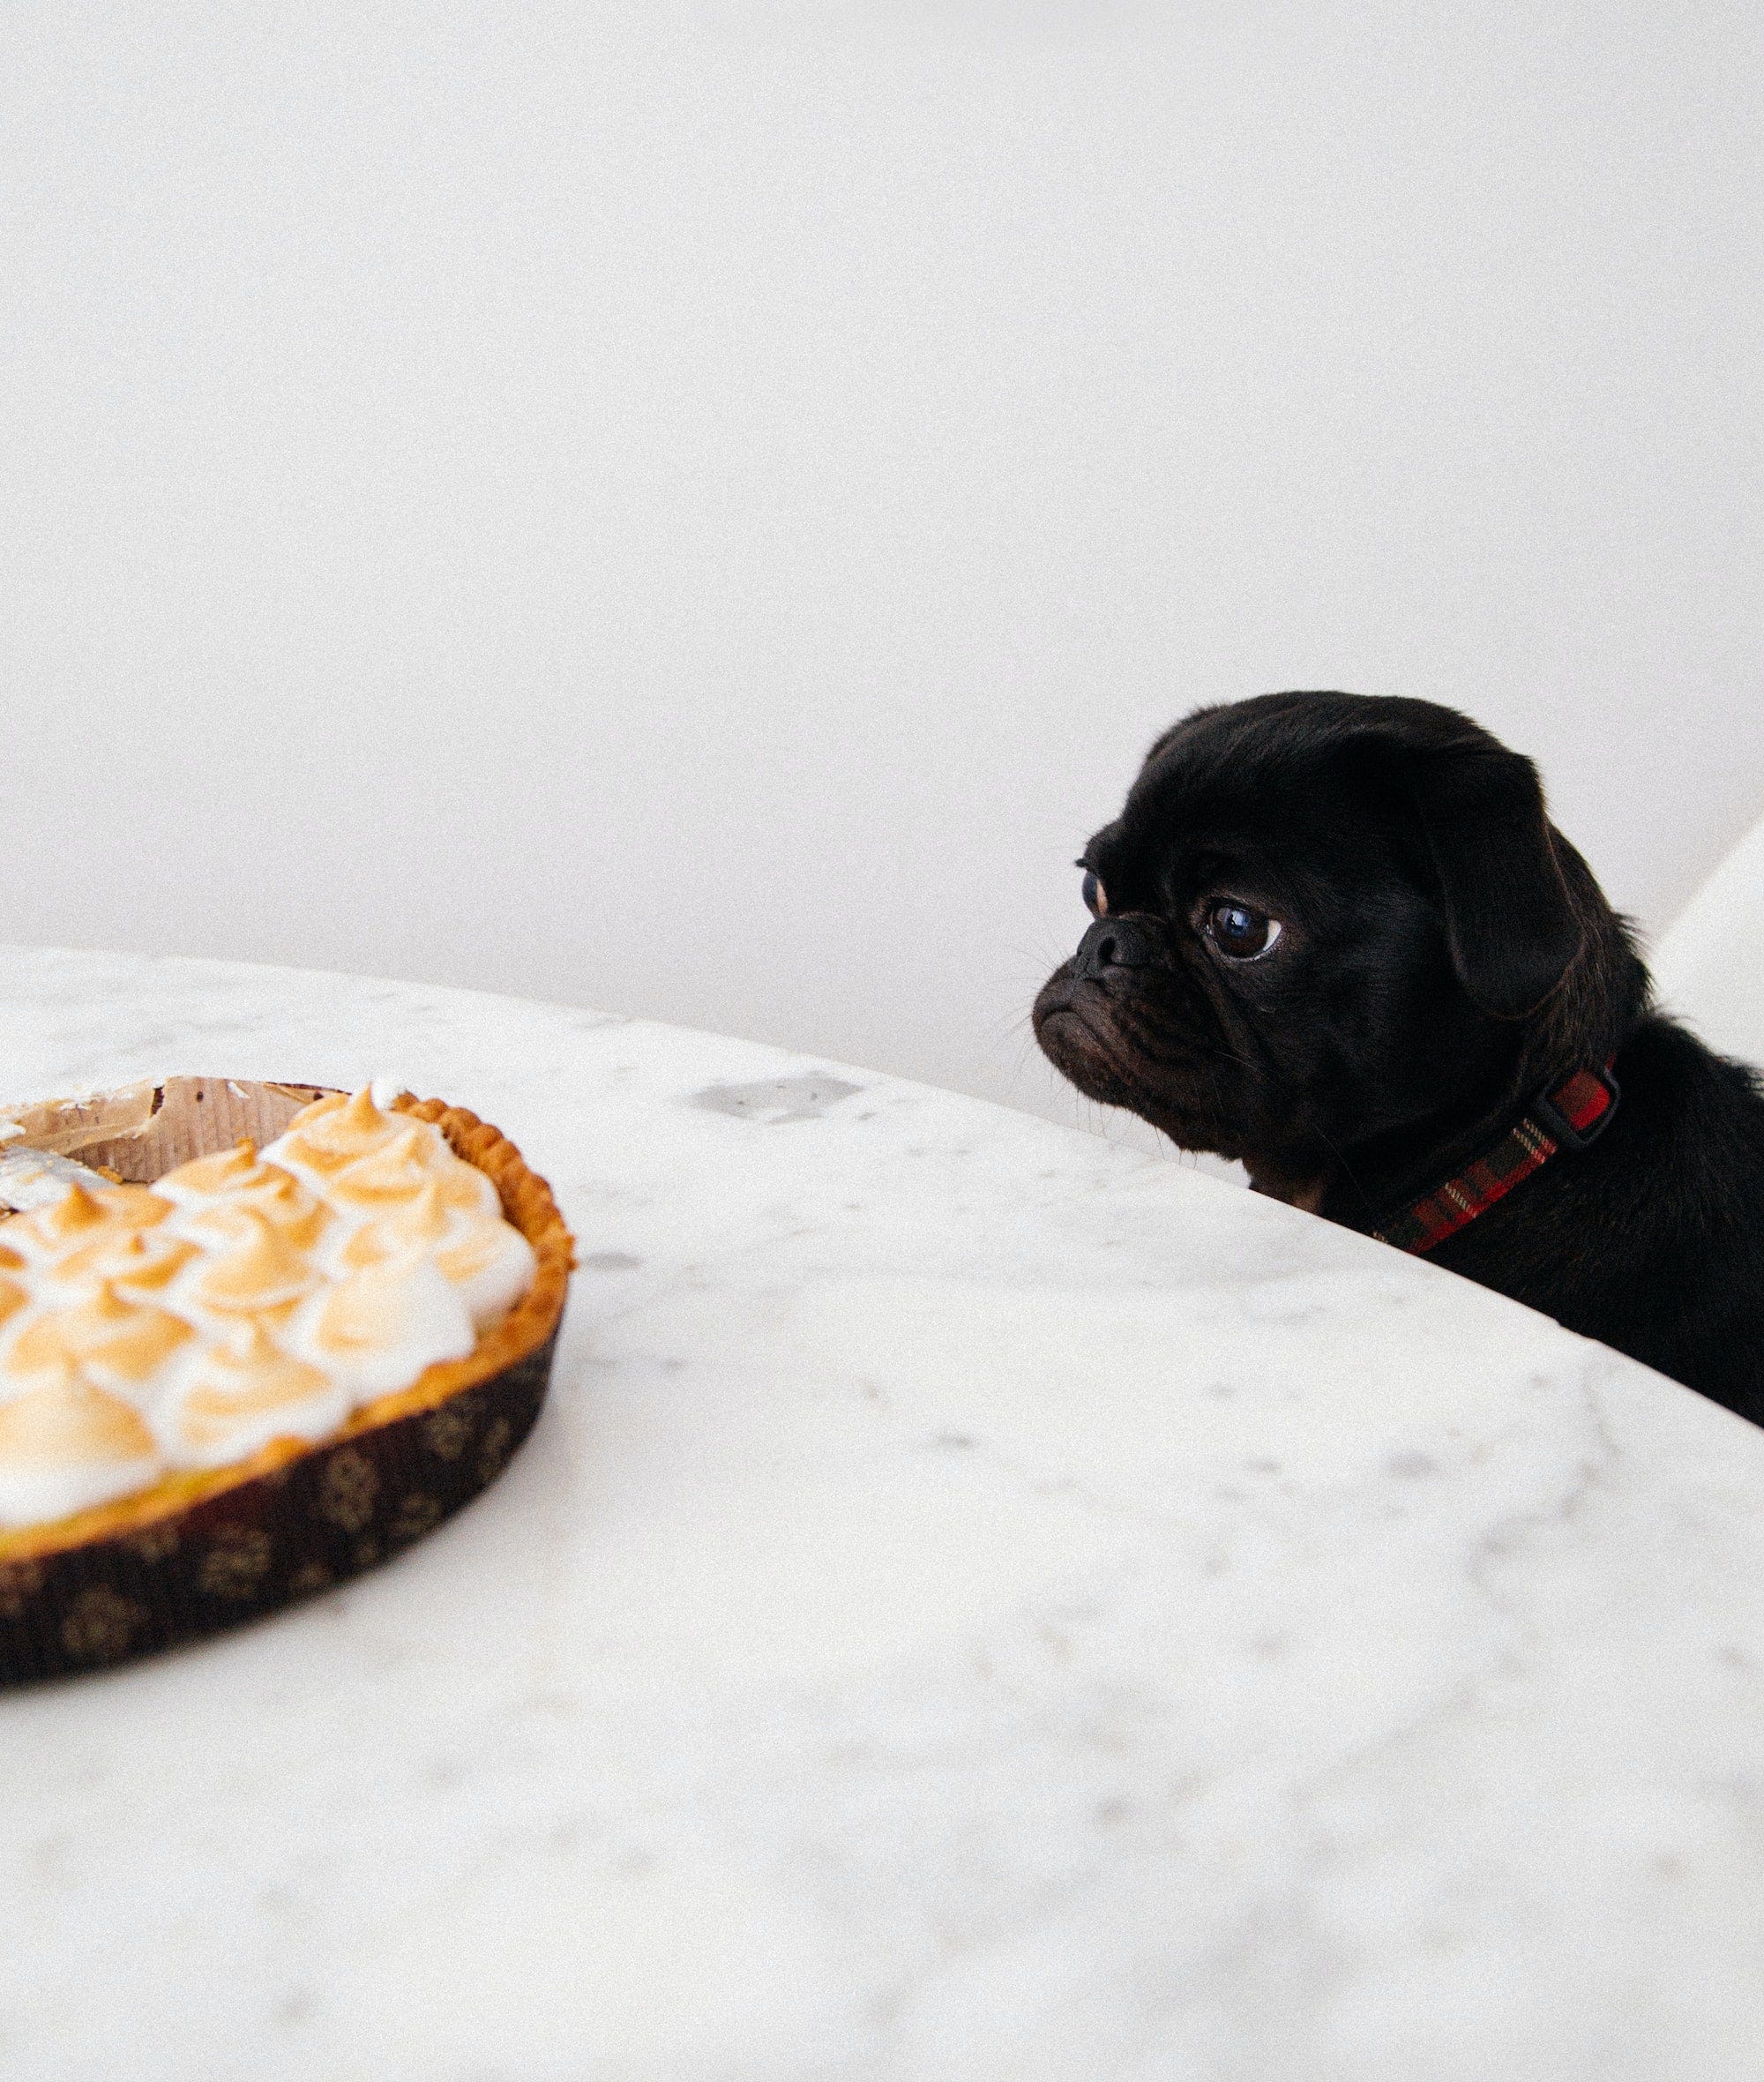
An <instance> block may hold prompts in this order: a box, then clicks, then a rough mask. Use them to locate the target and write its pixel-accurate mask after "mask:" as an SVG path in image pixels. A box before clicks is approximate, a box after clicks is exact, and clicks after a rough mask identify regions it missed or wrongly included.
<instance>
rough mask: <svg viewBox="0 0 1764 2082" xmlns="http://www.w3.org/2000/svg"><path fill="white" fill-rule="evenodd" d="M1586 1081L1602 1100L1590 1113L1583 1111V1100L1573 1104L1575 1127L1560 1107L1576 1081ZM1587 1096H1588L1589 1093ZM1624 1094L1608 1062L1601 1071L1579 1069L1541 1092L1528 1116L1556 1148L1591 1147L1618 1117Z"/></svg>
mask: <svg viewBox="0 0 1764 2082" xmlns="http://www.w3.org/2000/svg"><path fill="white" fill-rule="evenodd" d="M1581 1083H1588V1084H1591V1085H1593V1086H1595V1087H1596V1088H1597V1089H1598V1090H1599V1091H1600V1092H1601V1093H1602V1095H1603V1097H1602V1103H1601V1104H1600V1105H1598V1107H1597V1108H1596V1111H1595V1112H1592V1113H1591V1114H1588V1113H1587V1112H1586V1111H1585V1102H1584V1101H1583V1102H1582V1104H1581V1105H1579V1106H1576V1107H1575V1109H1574V1110H1575V1112H1576V1113H1578V1114H1579V1115H1580V1117H1581V1122H1580V1126H1579V1127H1576V1126H1575V1125H1574V1123H1573V1120H1570V1119H1569V1118H1568V1116H1567V1114H1566V1112H1564V1111H1563V1110H1562V1101H1563V1100H1564V1099H1566V1098H1568V1097H1569V1095H1570V1094H1571V1093H1572V1092H1573V1088H1574V1087H1575V1086H1576V1085H1577V1084H1581ZM1588 1096H1589V1095H1588ZM1621 1097H1623V1088H1622V1086H1621V1085H1619V1084H1618V1082H1617V1079H1616V1078H1615V1077H1613V1076H1612V1075H1611V1067H1610V1065H1609V1064H1607V1065H1606V1066H1605V1067H1604V1068H1603V1069H1602V1070H1578V1071H1576V1072H1575V1074H1574V1075H1573V1076H1572V1077H1570V1078H1569V1079H1568V1081H1567V1082H1566V1083H1565V1084H1558V1086H1557V1087H1556V1089H1555V1090H1554V1091H1540V1092H1539V1093H1538V1095H1537V1097H1536V1098H1535V1099H1533V1100H1532V1102H1531V1118H1532V1120H1535V1121H1536V1123H1537V1125H1538V1127H1541V1128H1542V1129H1543V1130H1544V1134H1545V1135H1548V1136H1549V1138H1550V1140H1551V1142H1554V1143H1555V1144H1556V1145H1557V1147H1558V1149H1563V1150H1590V1149H1591V1148H1592V1146H1593V1144H1594V1143H1595V1142H1597V1140H1598V1139H1599V1137H1600V1136H1601V1135H1603V1133H1604V1131H1605V1130H1606V1128H1608V1127H1610V1126H1611V1122H1612V1120H1615V1119H1616V1117H1617V1102H1618V1100H1619V1099H1620V1098H1621Z"/></svg>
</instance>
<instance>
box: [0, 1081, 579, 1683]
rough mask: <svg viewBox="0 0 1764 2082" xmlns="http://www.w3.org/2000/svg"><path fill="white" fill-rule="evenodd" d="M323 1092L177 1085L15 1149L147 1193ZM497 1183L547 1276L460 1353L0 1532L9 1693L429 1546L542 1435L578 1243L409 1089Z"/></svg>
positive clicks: (529, 1182) (28, 1116)
mask: <svg viewBox="0 0 1764 2082" xmlns="http://www.w3.org/2000/svg"><path fill="white" fill-rule="evenodd" d="M324 1096H325V1090H324V1088H323V1087H319V1086H316V1085H273V1084H248V1083H245V1082H241V1081H236V1080H229V1079H224V1078H194V1077H186V1078H176V1079H172V1080H170V1081H168V1082H167V1083H165V1084H162V1085H136V1086H131V1087H130V1088H128V1089H127V1090H124V1091H119V1092H114V1093H108V1094H105V1095H103V1096H102V1097H97V1098H88V1099H82V1100H78V1101H67V1102H62V1103H58V1104H53V1105H46V1106H36V1107H32V1108H30V1109H27V1110H26V1112H22V1113H19V1112H15V1113H14V1114H13V1116H12V1118H13V1120H14V1121H15V1122H16V1123H17V1124H18V1125H19V1126H20V1127H23V1129H24V1131H25V1133H24V1135H23V1136H22V1137H20V1138H15V1139H13V1140H11V1141H10V1142H8V1143H7V1145H6V1146H7V1147H8V1148H9V1149H12V1150H16V1149H19V1148H20V1147H26V1148H36V1149H42V1150H54V1151H56V1153H58V1154H61V1155H64V1156H66V1155H76V1154H77V1155H78V1158H79V1161H80V1162H81V1163H83V1164H88V1165H94V1166H98V1167H100V1168H102V1169H105V1170H108V1171H109V1172H113V1173H114V1174H115V1175H116V1177H118V1178H120V1179H122V1180H127V1181H129V1182H130V1183H134V1184H140V1185H151V1184H152V1183H153V1180H155V1179H157V1178H159V1177H161V1175H162V1174H163V1173H164V1172H168V1171H169V1170H170V1169H172V1167H173V1166H174V1165H178V1164H182V1163H183V1162H184V1161H186V1159H188V1158H190V1157H202V1156H206V1155H208V1154H210V1153H211V1152H213V1151H217V1150H226V1149H229V1148H230V1147H231V1146H232V1145H233V1144H234V1143H235V1142H237V1141H238V1139H239V1138H240V1136H242V1135H252V1136H254V1137H255V1138H256V1139H257V1140H258V1141H259V1142H266V1141H268V1140H270V1139H272V1138H273V1136H274V1135H279V1134H280V1132H281V1129H282V1128H283V1127H286V1125H287V1124H288V1121H289V1120H291V1119H292V1118H293V1117H294V1115H295V1113H296V1112H299V1110H300V1109H301V1107H303V1106H304V1105H307V1104H309V1103H310V1101H311V1100H313V1099H315V1098H321V1097H324ZM396 1105H397V1106H398V1109H399V1110H400V1112H406V1113H409V1114H412V1115H413V1116H415V1118H416V1119H417V1120H428V1121H432V1122H433V1123H434V1124H435V1126H436V1127H438V1128H439V1129H440V1130H441V1132H442V1134H443V1135H445V1136H446V1138H447V1141H448V1142H449V1143H450V1144H451V1145H452V1149H453V1150H454V1151H455V1153H456V1154H457V1155H459V1156H460V1157H464V1158H465V1159H466V1160H467V1163H469V1164H473V1165H476V1166H477V1168H478V1169H479V1170H480V1171H481V1172H483V1173H484V1174H485V1175H486V1176H487V1177H488V1178H489V1179H490V1180H491V1181H492V1182H493V1183H494V1185H495V1186H496V1187H497V1192H498V1193H499V1194H500V1195H501V1197H502V1206H503V1212H504V1214H505V1216H506V1217H507V1218H508V1220H509V1221H511V1222H512V1223H513V1224H514V1225H515V1227H516V1228H518V1229H519V1231H520V1232H521V1233H522V1234H523V1235H524V1236H525V1237H526V1238H527V1241H528V1242H529V1243H530V1244H531V1245H532V1246H533V1248H534V1254H535V1255H536V1257H537V1259H538V1273H537V1276H536V1277H535V1278H534V1283H533V1285H532V1286H531V1287H530V1288H529V1289H528V1291H527V1293H526V1295H525V1296H523V1298H522V1299H520V1300H519V1301H518V1302H517V1303H516V1304H515V1306H514V1307H513V1308H512V1309H511V1310H510V1312H509V1314H507V1315H506V1316H505V1317H504V1318H503V1320H502V1321H501V1322H498V1323H496V1324H494V1325H492V1326H491V1328H490V1329H489V1330H487V1331H486V1332H485V1333H484V1334H483V1336H482V1337H480V1338H479V1339H478V1342H477V1344H476V1346H475V1348H474V1350H473V1351H472V1352H470V1353H468V1354H467V1356H466V1357H465V1358H464V1359H449V1360H445V1361H443V1362H442V1363H441V1364H439V1365H437V1366H433V1367H429V1368H428V1369H427V1371H426V1372H424V1373H422V1374H419V1375H418V1376H417V1378H416V1380H415V1382H412V1383H411V1385H410V1386H409V1387H408V1388H405V1389H398V1390H397V1391H395V1392H394V1393H392V1394H391V1395H385V1396H381V1397H378V1398H377V1400H375V1401H373V1402H370V1403H368V1404H363V1407H362V1408H361V1409H360V1410H358V1411H357V1412H355V1415H354V1416H353V1417H352V1418H351V1419H349V1421H348V1423H347V1424H346V1425H345V1426H344V1427H343V1428H342V1429H341V1430H340V1432H338V1433H336V1434H334V1435H333V1437H331V1438H329V1439H326V1440H323V1441H321V1442H319V1443H318V1445H313V1446H309V1445H306V1444H304V1443H303V1442H298V1441H295V1440H288V1439H284V1440H277V1441H274V1442H272V1443H271V1444H270V1445H268V1446H266V1447H265V1448H264V1449H263V1450H262V1451H261V1452H259V1453H257V1454H254V1455H252V1456H251V1457H250V1458H249V1459H247V1460H242V1461H239V1462H236V1463H235V1464H232V1465H230V1466H228V1467H223V1468H216V1469H213V1470H205V1471H203V1472H200V1473H191V1474H185V1473H179V1474H174V1475H170V1476H168V1477H167V1478H166V1479H163V1480H161V1481H159V1482H156V1483H154V1484H153V1487H151V1488H148V1489H144V1490H142V1491H140V1492H139V1493H138V1494H136V1495H133V1496H129V1497H123V1498H122V1499H120V1500H119V1501H117V1502H114V1503H108V1504H100V1505H98V1506H97V1507H96V1508H94V1509H91V1510H86V1511H80V1512H78V1513H77V1514H75V1515H74V1516H73V1517H66V1518H60V1519H56V1521H54V1522H53V1523H52V1524H46V1525H31V1526H25V1527H21V1528H19V1529H18V1530H15V1531H11V1532H4V1531H0V1684H17V1683H22V1682H26V1681H29V1680H32V1679H34V1678H41V1677H55V1676H61V1675H65V1674H70V1673H71V1672H75V1671H80V1670H89V1669H93V1668H95V1667H98V1666H104V1665H111V1664H116V1663H120V1662H124V1661H127V1660H130V1659H133V1658H134V1657H137V1656H143V1655H150V1654H152V1653H153V1652H154V1651H156V1650H159V1649H162V1648H171V1647H173V1646H175V1645H176V1644H178V1643H180V1642H184V1641H192V1640H195V1639H197V1638H198V1637H199V1636H202V1635H205V1634H212V1633H215V1632H217V1631H219V1630H220V1629H221V1628H223V1627H232V1626H236V1625H238V1624H239V1623H240V1622H241V1621H244V1620H250V1619H257V1618H259V1617H261V1616H262V1615H263V1614H265V1613H270V1612H274V1611H277V1610H279V1609H280V1607H281V1606H285V1605H292V1604H294V1603H295V1602H296V1601H298V1600H299V1599H303V1598H309V1597H311V1596H312V1595H313V1594H314V1593H315V1592H317V1591H324V1590H327V1589H329V1588H330V1586H331V1585H332V1584H340V1583H343V1582H345V1581H346V1580H347V1579H348V1577H350V1576H359V1575H360V1574H361V1573H362V1571H363V1569H371V1568H373V1567H374V1566H375V1565H376V1564H377V1563H378V1562H381V1561H385V1560H387V1559H389V1557H391V1556H392V1555H393V1554H397V1553H398V1552H399V1550H400V1548H402V1547H408V1546H409V1545H410V1544H411V1543H412V1542H413V1541H414V1540H417V1539H421V1538H422V1535H423V1534H424V1533H425V1532H430V1531H432V1530H433V1528H434V1527H435V1526H437V1525H438V1524H440V1523H441V1521H442V1520H443V1519H444V1518H445V1517H450V1516H451V1515H452V1513H453V1512H454V1511H457V1510H458V1509H460V1505H461V1504H464V1503H467V1502H470V1501H471V1499H472V1498H473V1497H475V1495H476V1494H478V1492H479V1491H480V1490H481V1489H482V1488H483V1487H486V1485H487V1484H489V1483H490V1482H491V1481H493V1480H494V1479H496V1477H497V1475H498V1474H500V1473H501V1472H502V1470H503V1468H504V1467H505V1465H506V1464H507V1463H508V1460H509V1457H510V1456H511V1455H512V1453H513V1451H514V1449H515V1448H516V1447H517V1446H519V1444H520V1442H521V1441H522V1440H523V1439H525V1438H526V1436H527V1433H528V1432H529V1431H530V1430H531V1429H532V1428H533V1424H534V1419H536V1418H537V1416H538V1414H539V1407H540V1404H542V1402H543V1401H544V1399H545V1390H546V1386H547V1384H548V1382H549V1378H550V1373H551V1356H552V1353H553V1352H554V1350H555V1349H556V1346H557V1331H558V1327H559V1325H560V1323H561V1322H562V1321H563V1314H564V1294H565V1291H566V1289H567V1286H568V1284H569V1277H570V1266H571V1239H570V1232H569V1231H568V1230H567V1229H566V1228H565V1227H564V1220H563V1217H562V1216H561V1215H560V1214H559V1213H558V1211H557V1203H556V1202H554V1201H553V1199H552V1197H551V1189H550V1187H549V1186H548V1185H547V1184H546V1183H545V1181H544V1180H542V1179H541V1178H539V1177H537V1176H536V1175H535V1174H534V1172H530V1171H529V1170H528V1169H527V1165H525V1164H524V1163H523V1162H522V1160H521V1157H520V1152H519V1150H517V1149H516V1148H515V1147H514V1145H513V1143H512V1142H509V1141H508V1140H507V1138H506V1137H505V1135H502V1134H500V1133H499V1132H498V1130H497V1129H496V1128H494V1127H489V1126H488V1125H487V1124H486V1123H485V1122H483V1121H482V1120H479V1119H478V1118H477V1116H476V1115H475V1113H468V1112H467V1111H466V1110H465V1109H464V1107H462V1106H449V1105H444V1104H443V1103H442V1102H441V1101H440V1100H438V1099H420V1100H419V1099H412V1098H400V1099H399V1100H398V1101H397V1102H396Z"/></svg>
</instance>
